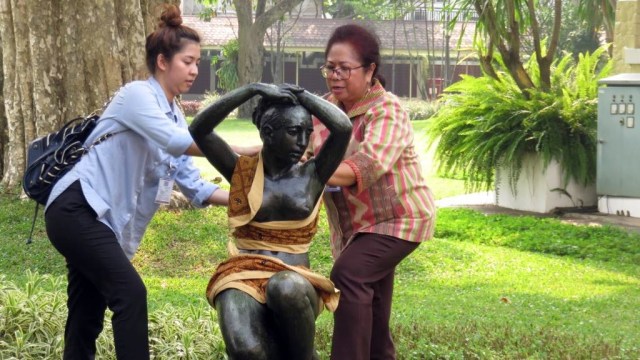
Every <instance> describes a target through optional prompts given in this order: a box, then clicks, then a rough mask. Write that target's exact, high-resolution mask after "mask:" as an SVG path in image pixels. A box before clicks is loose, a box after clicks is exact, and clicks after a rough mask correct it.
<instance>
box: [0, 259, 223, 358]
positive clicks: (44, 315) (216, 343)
mask: <svg viewBox="0 0 640 360" xmlns="http://www.w3.org/2000/svg"><path fill="white" fill-rule="evenodd" d="M45 288H54V289H55V290H53V291H49V290H45ZM63 289H64V286H63V278H62V277H52V276H50V275H39V274H36V273H32V272H28V273H27V282H26V284H25V285H24V288H18V287H17V286H16V285H15V284H13V283H12V282H9V281H6V280H5V279H4V278H3V277H0V359H21V360H26V359H61V358H62V351H63V348H64V336H63V335H64V324H65V321H66V315H67V308H66V296H65V293H64V290H63ZM110 323H111V319H110V312H108V313H107V317H106V319H105V324H104V330H103V331H102V333H101V334H100V336H99V338H98V341H97V343H96V358H99V359H115V352H114V344H113V331H112V329H111V324H110ZM149 343H150V351H151V355H152V356H153V358H155V359H167V360H168V359H223V358H224V356H225V355H224V354H225V348H224V342H223V340H222V335H221V333H220V329H219V326H218V321H217V315H216V313H215V311H213V309H211V308H210V307H209V305H208V304H206V303H205V302H204V300H202V301H201V303H200V304H198V305H197V306H193V305H192V306H190V307H188V308H174V307H172V306H169V305H165V306H164V307H163V308H162V309H159V310H156V311H153V312H151V313H150V314H149Z"/></svg>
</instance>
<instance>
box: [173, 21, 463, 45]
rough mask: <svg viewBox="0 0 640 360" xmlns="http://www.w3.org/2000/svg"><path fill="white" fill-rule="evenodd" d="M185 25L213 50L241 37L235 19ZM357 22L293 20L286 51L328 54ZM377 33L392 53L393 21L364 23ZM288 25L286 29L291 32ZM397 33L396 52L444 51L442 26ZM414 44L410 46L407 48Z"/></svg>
mask: <svg viewBox="0 0 640 360" xmlns="http://www.w3.org/2000/svg"><path fill="white" fill-rule="evenodd" d="M183 20H184V23H185V25H188V26H190V27H192V28H194V29H196V30H197V31H198V32H200V34H201V36H202V38H203V39H202V45H203V46H205V47H210V48H219V47H220V46H222V45H223V44H225V43H227V42H228V41H229V40H231V39H233V38H236V37H237V33H238V30H237V29H238V21H237V19H236V18H235V17H227V16H219V17H215V18H212V19H211V21H203V20H200V19H199V18H198V17H197V16H184V17H183ZM350 22H353V20H343V19H318V18H299V19H298V20H297V21H295V23H294V21H293V20H290V24H291V23H294V24H293V26H294V27H293V29H292V30H291V31H289V32H288V34H287V35H286V47H287V48H288V49H298V50H300V49H305V50H313V51H324V47H325V45H326V41H327V39H329V36H330V35H331V32H332V31H333V29H335V28H336V27H338V26H340V25H343V24H347V23H350ZM362 23H364V24H366V25H368V26H371V27H372V28H374V29H375V30H376V33H377V34H378V36H379V37H380V41H381V43H382V44H381V45H382V51H383V52H386V53H389V52H391V50H392V49H393V46H394V44H393V33H394V22H393V21H362ZM290 26H291V25H287V26H286V27H285V28H289V27H290ZM395 27H396V30H395V33H396V44H395V48H396V51H399V52H407V51H413V52H415V51H417V50H420V51H421V52H426V51H433V50H434V49H435V50H436V51H437V52H441V51H442V49H443V48H444V33H443V26H442V24H440V23H436V22H434V23H432V22H425V21H424V20H416V21H411V20H405V21H397V22H396V24H395ZM473 27H474V24H473V23H471V24H467V28H466V31H465V36H464V37H463V39H462V41H461V44H460V45H459V46H460V48H461V49H462V50H469V49H471V44H472V36H473ZM405 28H406V31H407V34H408V38H405V34H404V31H405ZM461 29H462V25H456V28H455V29H454V30H453V31H452V33H451V37H450V40H449V46H450V49H451V51H454V49H457V46H458V39H459V37H460V32H461ZM407 44H410V46H407ZM264 45H265V47H268V46H269V44H268V39H267V37H266V36H265V41H264Z"/></svg>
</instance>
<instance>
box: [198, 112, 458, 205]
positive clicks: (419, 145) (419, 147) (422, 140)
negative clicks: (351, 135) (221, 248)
mask: <svg viewBox="0 0 640 360" xmlns="http://www.w3.org/2000/svg"><path fill="white" fill-rule="evenodd" d="M412 124H413V128H414V133H415V139H414V144H415V147H416V151H417V152H418V153H419V154H424V156H422V157H421V158H420V160H421V165H422V169H423V174H424V176H425V179H426V181H427V184H428V185H429V187H430V188H431V190H432V191H433V193H434V196H435V198H436V199H442V198H445V197H450V196H455V195H460V194H462V193H464V192H465V187H464V186H465V185H464V180H462V179H451V178H446V177H441V176H440V175H439V174H438V171H437V169H436V164H434V162H433V153H434V151H435V149H434V148H433V149H427V126H428V124H429V121H427V120H416V121H412ZM218 130H219V132H220V134H221V135H222V136H223V137H224V138H225V140H227V142H228V143H229V144H234V145H255V144H260V136H259V134H258V130H256V127H255V125H253V124H252V123H251V121H250V120H243V119H231V120H226V121H224V122H222V124H220V125H219V126H218ZM195 163H196V165H197V166H198V167H199V168H200V170H201V173H202V176H203V177H204V178H205V179H215V178H217V177H220V173H218V171H216V169H214V168H213V166H211V164H209V162H208V161H207V160H206V159H204V158H196V159H195ZM223 183H224V184H227V182H226V181H224V180H223Z"/></svg>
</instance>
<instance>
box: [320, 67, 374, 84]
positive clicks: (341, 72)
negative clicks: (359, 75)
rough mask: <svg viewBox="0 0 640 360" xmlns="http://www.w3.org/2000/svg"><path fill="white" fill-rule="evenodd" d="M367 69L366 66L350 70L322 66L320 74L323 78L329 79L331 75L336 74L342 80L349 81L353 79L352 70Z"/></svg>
mask: <svg viewBox="0 0 640 360" xmlns="http://www.w3.org/2000/svg"><path fill="white" fill-rule="evenodd" d="M363 67H365V66H364V65H360V66H356V67H352V68H348V67H334V66H331V65H322V66H320V74H322V77H323V78H325V79H327V78H329V76H331V74H336V76H338V77H339V78H340V79H342V80H349V78H350V77H351V70H355V69H360V68H363Z"/></svg>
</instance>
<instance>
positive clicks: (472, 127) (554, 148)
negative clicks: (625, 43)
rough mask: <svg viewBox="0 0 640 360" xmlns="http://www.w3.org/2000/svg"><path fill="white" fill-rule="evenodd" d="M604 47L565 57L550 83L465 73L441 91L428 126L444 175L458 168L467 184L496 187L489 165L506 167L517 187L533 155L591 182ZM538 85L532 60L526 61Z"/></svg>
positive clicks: (568, 174)
mask: <svg viewBox="0 0 640 360" xmlns="http://www.w3.org/2000/svg"><path fill="white" fill-rule="evenodd" d="M605 54H606V47H602V48H600V49H598V50H597V51H595V52H594V53H593V54H588V53H587V54H581V55H580V57H579V60H578V63H577V64H574V60H573V56H572V55H571V54H568V55H566V56H565V57H563V58H562V59H560V60H559V61H556V62H555V63H554V65H553V66H552V79H551V89H549V90H541V89H538V88H531V89H528V90H527V91H526V93H523V92H522V91H521V90H520V89H519V88H518V86H517V85H516V83H515V81H514V80H513V78H512V77H510V76H508V75H507V72H506V71H505V70H504V63H502V62H501V61H499V59H498V63H499V64H500V65H499V66H497V67H496V68H497V69H501V70H499V71H498V72H497V74H498V78H497V79H496V78H493V77H490V76H486V75H485V76H482V77H477V78H476V77H472V76H465V75H463V76H462V80H461V81H459V82H457V83H455V84H453V85H451V86H450V87H448V88H447V89H446V90H445V94H443V96H442V97H441V101H442V105H441V107H440V108H439V111H438V112H437V113H436V115H435V116H434V117H433V122H432V124H431V126H430V127H429V130H428V131H429V133H430V135H431V136H430V139H431V141H432V144H434V143H435V141H438V143H437V146H436V152H435V155H436V159H437V160H438V161H439V165H440V168H441V169H442V170H444V172H445V173H456V172H461V173H462V174H463V175H464V176H463V177H464V178H465V179H466V181H467V186H468V187H469V188H470V189H478V188H486V189H489V188H491V187H492V186H493V182H494V171H495V169H496V168H497V167H499V166H504V167H506V169H507V171H508V174H509V181H510V184H511V186H512V187H513V186H515V184H516V183H517V180H518V177H519V175H520V170H521V167H522V159H523V157H524V156H525V155H526V154H529V153H538V154H539V155H540V156H542V159H543V163H544V166H545V167H546V166H547V165H548V164H549V163H550V161H551V160H552V159H555V160H557V161H558V163H559V164H560V165H561V167H562V168H563V169H564V181H565V183H566V182H568V181H569V180H571V179H573V180H575V181H576V182H578V183H581V184H585V185H586V184H591V183H593V182H594V181H595V176H596V125H597V121H596V119H597V89H598V80H600V79H601V78H603V77H605V76H606V75H608V73H609V71H610V69H611V65H612V63H611V60H607V61H606V62H604V63H603V62H602V58H603V56H604V55H605ZM525 66H526V68H527V70H528V73H530V74H531V76H532V78H533V80H534V83H537V84H539V83H540V81H539V70H538V68H537V62H536V61H535V58H533V57H532V58H531V59H530V60H529V61H528V62H527V63H526V64H525Z"/></svg>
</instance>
